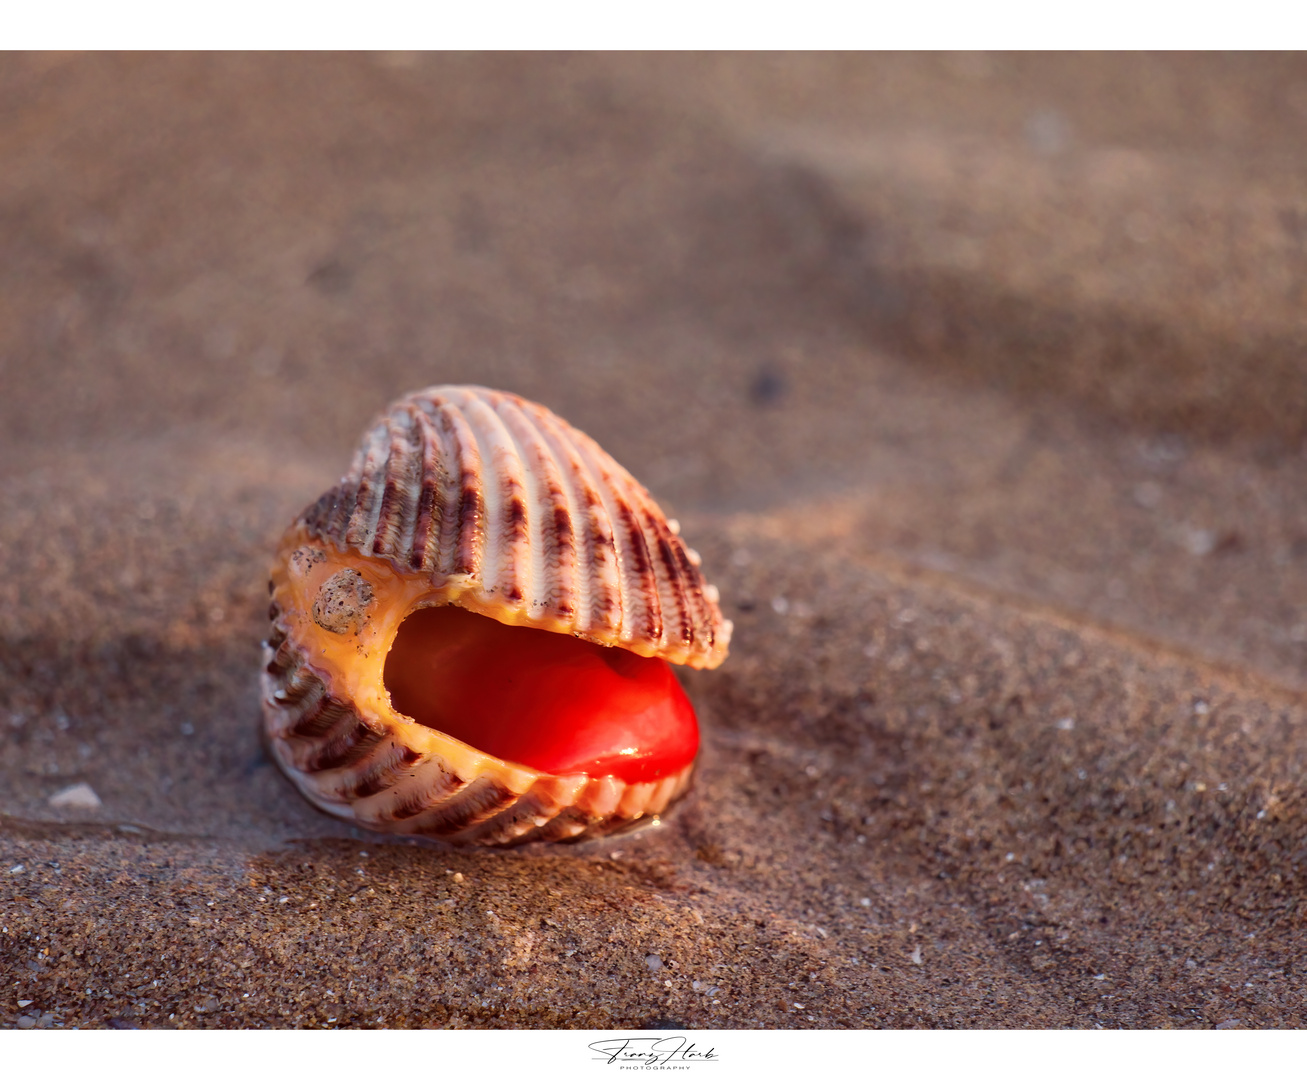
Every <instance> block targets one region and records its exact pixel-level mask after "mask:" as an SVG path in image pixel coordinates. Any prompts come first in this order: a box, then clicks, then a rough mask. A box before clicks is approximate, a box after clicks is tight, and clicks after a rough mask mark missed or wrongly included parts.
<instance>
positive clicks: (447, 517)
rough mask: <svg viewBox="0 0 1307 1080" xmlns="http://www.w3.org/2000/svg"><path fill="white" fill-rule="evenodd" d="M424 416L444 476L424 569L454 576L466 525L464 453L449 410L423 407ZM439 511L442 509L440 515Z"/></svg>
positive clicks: (438, 482)
mask: <svg viewBox="0 0 1307 1080" xmlns="http://www.w3.org/2000/svg"><path fill="white" fill-rule="evenodd" d="M421 405H422V409H423V412H424V413H426V415H427V417H428V418H429V419H430V421H431V431H432V434H433V436H434V439H435V445H434V446H433V448H432V453H433V454H434V455H435V457H436V459H437V460H438V461H439V463H440V474H439V476H438V477H437V478H436V487H435V494H434V500H435V501H434V504H433V510H432V539H431V540H430V541H428V544H427V547H428V550H429V551H431V560H430V565H429V566H424V569H426V570H427V571H428V572H429V573H430V574H431V575H432V576H433V579H434V577H435V576H437V575H439V576H448V575H450V574H452V573H453V572H454V567H455V565H456V563H457V559H458V551H459V538H460V536H461V530H462V523H461V520H460V518H459V509H460V506H461V496H462V478H463V473H462V468H463V466H462V451H461V448H460V444H459V441H458V432H457V430H456V427H455V424H454V421H453V420H452V419H451V418H450V415H449V411H448V410H449V406H447V405H444V404H442V405H441V406H440V407H438V408H437V407H429V406H428V405H427V403H425V402H423V403H421ZM435 507H439V511H438V513H437V511H436V509H435Z"/></svg>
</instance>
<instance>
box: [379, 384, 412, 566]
mask: <svg viewBox="0 0 1307 1080" xmlns="http://www.w3.org/2000/svg"><path fill="white" fill-rule="evenodd" d="M413 411H414V410H413V408H412V407H411V406H410V407H409V408H407V409H404V410H402V411H401V410H395V412H394V413H393V414H392V416H391V421H390V425H389V427H390V450H389V456H388V458H387V460H386V473H385V480H384V481H383V486H382V493H381V502H380V505H379V506H378V508H377V524H376V527H375V529H374V531H373V537H372V552H373V554H374V555H384V556H386V557H388V558H390V559H391V560H392V561H393V562H395V563H397V564H401V565H402V561H403V560H402V553H403V552H404V551H405V550H406V549H407V548H408V547H409V546H410V545H411V544H412V536H413V527H414V525H415V524H416V521H417V503H418V481H417V461H418V456H419V455H418V445H420V444H418V445H415V439H420V437H421V436H420V434H419V433H418V432H417V431H416V430H415V428H416V425H415V423H414V419H413Z"/></svg>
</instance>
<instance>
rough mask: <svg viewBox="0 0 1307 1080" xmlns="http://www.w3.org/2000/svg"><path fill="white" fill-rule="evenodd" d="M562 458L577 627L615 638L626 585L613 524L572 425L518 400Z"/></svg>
mask: <svg viewBox="0 0 1307 1080" xmlns="http://www.w3.org/2000/svg"><path fill="white" fill-rule="evenodd" d="M518 406H519V407H520V408H521V409H522V410H523V411H524V412H525V413H527V415H529V416H530V418H531V419H532V420H533V421H534V422H535V426H536V428H537V430H538V431H539V432H540V434H541V436H542V438H543V439H544V441H545V444H546V445H547V446H548V447H549V449H550V451H551V452H552V455H553V459H554V461H556V462H557V463H558V466H559V475H560V479H561V480H562V481H563V493H564V495H565V496H566V499H567V512H568V514H569V516H570V518H571V533H572V537H573V540H574V543H575V545H576V559H577V568H578V571H577V576H576V586H577V588H576V595H577V600H576V614H575V616H574V619H573V621H572V628H573V630H574V631H575V632H576V633H579V634H582V635H584V636H586V637H588V638H590V639H591V640H596V641H607V640H612V639H614V638H615V637H616V636H617V634H618V633H619V632H620V630H621V627H622V590H621V582H620V580H619V573H618V566H617V547H616V545H615V544H614V543H613V527H612V523H611V522H610V521H609V520H608V512H607V511H606V510H605V509H604V504H603V499H602V498H601V497H600V495H599V491H598V489H597V488H596V487H595V485H594V481H593V480H592V479H591V477H590V473H589V471H588V470H587V469H586V467H585V463H584V462H583V461H582V460H581V455H580V454H578V453H577V450H576V445H575V442H574V440H573V439H572V438H571V435H570V433H571V428H569V427H568V426H567V425H566V424H565V423H564V422H563V421H562V420H560V419H559V418H558V417H557V416H555V415H554V414H553V413H551V412H550V411H549V410H548V409H546V408H544V406H542V405H535V404H533V403H531V402H526V401H521V400H519V401H518Z"/></svg>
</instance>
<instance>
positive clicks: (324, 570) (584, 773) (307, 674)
mask: <svg viewBox="0 0 1307 1080" xmlns="http://www.w3.org/2000/svg"><path fill="white" fill-rule="evenodd" d="M677 533H678V526H677V525H676V523H675V522H674V521H668V520H667V519H666V518H665V517H664V516H663V514H662V512H661V511H660V510H659V508H658V507H657V505H656V504H655V503H654V501H653V499H652V498H651V497H650V496H649V493H648V492H647V491H645V489H644V488H643V487H641V486H640V484H638V483H637V482H636V481H635V480H634V479H633V478H632V477H631V475H630V474H629V473H628V472H627V471H626V470H625V469H623V468H622V467H621V466H620V465H618V464H617V463H616V462H615V461H614V460H613V459H612V458H611V457H609V456H608V454H606V453H605V452H604V451H603V450H602V449H600V447H599V446H598V444H596V443H595V442H594V440H593V439H590V438H589V437H588V436H586V435H584V434H582V433H581V432H580V431H577V430H576V429H575V428H573V427H571V426H570V425H569V424H567V423H566V422H564V421H563V420H561V419H559V418H558V417H557V416H555V415H554V414H553V413H551V412H550V411H549V410H548V409H546V408H544V407H543V406H541V405H537V404H534V403H532V402H529V401H525V400H523V399H522V398H519V397H516V396H515V395H513V394H507V393H502V392H499V391H494V390H487V389H484V388H482V387H476V386H437V387H432V388H430V389H427V390H422V391H419V392H417V393H414V394H410V395H408V396H407V397H404V398H402V399H400V400H399V401H398V402H396V403H395V404H394V405H393V406H391V408H390V409H389V410H387V412H386V413H385V414H384V415H383V416H382V417H381V419H379V420H378V421H377V422H376V424H375V425H374V426H373V427H372V428H371V430H370V431H368V433H367V434H366V435H365V436H364V439H363V442H362V445H361V446H360V447H359V450H358V452H357V454H356V455H355V457H354V462H353V464H352V466H351V468H350V470H349V472H348V473H346V475H345V476H344V477H342V478H341V480H340V483H338V484H337V485H336V486H335V487H334V488H332V489H331V490H330V491H328V492H327V493H326V494H325V495H323V496H322V497H321V498H320V499H318V501H317V502H315V503H314V504H313V505H312V506H310V507H309V508H308V509H307V510H305V511H304V513H303V514H301V515H300V517H299V518H298V520H297V521H296V522H295V524H294V525H292V526H291V528H290V530H289V531H288V532H287V533H286V535H285V537H284V538H283V539H282V542H281V546H280V549H279V552H278V557H277V562H276V564H275V566H274V568H273V571H272V580H271V583H270V588H271V591H272V605H271V609H270V616H271V619H272V623H273V627H272V632H271V634H270V635H269V638H268V641H267V643H266V645H265V650H264V651H265V656H264V664H265V670H264V675H263V712H264V722H265V730H266V734H267V737H268V744H269V747H270V749H271V751H272V754H273V756H274V757H275V759H276V761H277V763H278V764H279V765H280V766H281V768H282V769H283V770H284V771H285V772H286V774H287V775H288V776H289V777H290V778H291V779H292V780H293V781H294V782H295V784H296V786H298V787H299V789H300V791H302V792H303V793H304V795H305V796H306V797H308V798H309V799H310V800H311V801H312V802H313V803H314V804H316V805H317V806H318V807H320V808H321V809H323V810H326V811H327V812H329V813H332V814H335V815H337V816H339V817H342V818H346V819H349V820H351V821H354V822H355V823H357V824H359V825H362V826H365V827H367V828H371V829H379V830H383V831H388V832H402V833H417V834H423V835H430V836H438V837H441V838H444V839H447V840H450V841H453V842H456V843H478V844H516V843H523V842H527V841H534V840H563V839H579V838H583V837H589V836H595V835H601V834H603V833H606V832H612V831H614V830H616V829H620V828H624V827H627V826H630V825H631V824H633V823H634V822H637V821H639V820H641V819H647V818H650V817H654V816H656V815H658V814H660V813H661V812H662V811H663V810H664V809H666V807H667V806H668V805H669V804H670V803H671V802H672V801H673V800H675V799H676V798H677V797H678V796H679V795H681V794H682V793H683V792H684V791H685V790H686V789H687V787H688V784H689V780H690V774H691V772H692V771H693V768H694V758H695V754H696V752H697V749H698V728H697V724H696V721H695V718H694V713H693V710H692V709H691V708H690V705H689V702H688V700H687V699H686V698H685V696H684V694H683V693H682V691H681V690H680V687H679V686H678V685H677V684H676V682H675V678H674V677H673V676H672V675H671V672H670V669H669V668H667V666H666V663H665V662H671V663H676V664H687V665H689V666H691V667H696V668H711V667H716V666H717V665H718V664H720V663H721V662H722V660H724V659H725V657H726V649H727V645H728V643H729V640H730V632H731V624H730V623H729V622H727V621H725V620H723V619H722V617H721V612H720V610H719V608H718V605H717V590H716V589H715V588H714V587H713V586H711V585H708V584H707V583H706V582H705V581H704V579H703V576H702V574H701V573H700V572H699V558H698V556H697V555H696V554H695V553H694V552H693V551H692V550H691V549H689V548H687V547H686V546H685V544H684V543H683V542H682V541H681V539H680V537H679V536H678V535H677ZM425 609H434V610H431V611H428V610H425ZM416 613H420V614H416ZM490 620H493V621H490ZM401 628H403V632H402V633H401Z"/></svg>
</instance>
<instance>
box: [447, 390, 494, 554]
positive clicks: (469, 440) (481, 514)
mask: <svg viewBox="0 0 1307 1080" xmlns="http://www.w3.org/2000/svg"><path fill="white" fill-rule="evenodd" d="M441 415H443V416H444V417H445V419H446V420H447V421H448V422H449V433H450V437H451V441H452V442H453V444H454V458H453V459H454V460H455V461H457V462H458V481H457V483H458V493H457V495H456V496H455V499H454V503H453V505H454V507H455V508H456V509H455V510H454V515H453V516H454V520H455V538H454V543H453V551H452V553H451V555H452V557H451V558H450V561H449V564H448V566H447V568H445V573H446V574H467V575H469V576H471V575H475V574H476V573H477V572H478V571H479V570H480V569H481V564H482V558H483V557H484V556H483V551H484V544H485V518H486V498H485V495H484V494H483V493H482V490H481V488H482V483H481V477H482V473H483V469H482V467H481V450H480V446H479V444H478V443H477V438H476V435H475V433H474V432H473V431H472V428H471V426H470V425H469V424H468V422H467V418H466V417H465V416H464V415H463V413H462V412H461V411H460V410H459V409H458V408H457V406H455V405H454V404H452V403H449V404H447V405H445V406H444V407H443V408H442V409H441ZM451 471H452V470H451Z"/></svg>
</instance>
